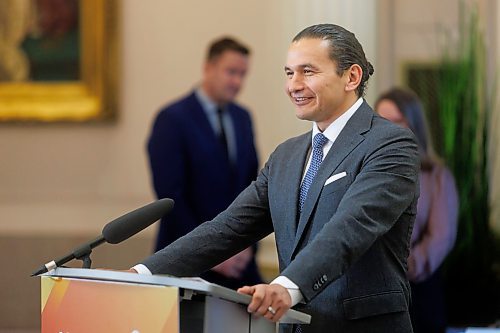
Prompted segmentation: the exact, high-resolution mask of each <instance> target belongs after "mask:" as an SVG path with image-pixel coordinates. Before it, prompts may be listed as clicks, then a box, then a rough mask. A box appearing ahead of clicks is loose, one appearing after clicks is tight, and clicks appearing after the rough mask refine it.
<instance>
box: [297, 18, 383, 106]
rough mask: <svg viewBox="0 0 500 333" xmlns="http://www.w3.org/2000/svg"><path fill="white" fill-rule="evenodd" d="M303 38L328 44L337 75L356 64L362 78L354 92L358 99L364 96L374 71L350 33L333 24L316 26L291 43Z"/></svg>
mask: <svg viewBox="0 0 500 333" xmlns="http://www.w3.org/2000/svg"><path fill="white" fill-rule="evenodd" d="M303 38H314V39H322V40H327V41H328V42H329V44H330V59H331V60H333V61H334V62H335V63H336V64H337V74H339V75H342V74H343V73H344V72H345V71H346V70H347V69H349V68H350V67H351V66H352V65H354V64H358V65H359V66H360V67H361V69H362V70H363V76H362V78H361V82H360V84H359V86H358V88H357V89H356V91H357V95H358V96H359V97H363V96H364V94H365V88H366V84H367V82H368V79H369V78H370V76H371V75H372V74H373V72H374V69H373V66H372V64H370V62H369V61H368V60H367V59H366V56H365V52H364V51H363V47H362V46H361V44H360V43H359V41H358V40H357V39H356V36H355V35H354V34H353V33H352V32H350V31H349V30H347V29H344V28H342V27H341V26H339V25H335V24H317V25H313V26H310V27H307V28H305V29H304V30H302V31H301V32H299V33H298V34H297V36H295V37H294V38H293V42H296V41H299V40H301V39H303Z"/></svg>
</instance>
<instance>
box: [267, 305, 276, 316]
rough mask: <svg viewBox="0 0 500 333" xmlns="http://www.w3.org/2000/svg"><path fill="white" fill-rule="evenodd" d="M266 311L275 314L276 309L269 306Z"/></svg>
mask: <svg viewBox="0 0 500 333" xmlns="http://www.w3.org/2000/svg"><path fill="white" fill-rule="evenodd" d="M267 311H269V312H271V313H272V314H273V315H275V314H276V310H274V309H273V307H272V306H269V307H268V308H267Z"/></svg>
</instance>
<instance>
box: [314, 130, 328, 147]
mask: <svg viewBox="0 0 500 333" xmlns="http://www.w3.org/2000/svg"><path fill="white" fill-rule="evenodd" d="M327 142H328V138H327V137H326V136H324V135H323V134H322V133H318V134H316V135H315V136H314V140H313V148H314V149H321V148H323V146H324V145H325V144H326V143H327Z"/></svg>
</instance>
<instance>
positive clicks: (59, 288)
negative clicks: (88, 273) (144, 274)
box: [41, 276, 179, 333]
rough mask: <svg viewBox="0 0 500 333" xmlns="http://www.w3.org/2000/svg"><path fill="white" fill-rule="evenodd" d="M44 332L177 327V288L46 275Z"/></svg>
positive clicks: (136, 332) (138, 332)
mask: <svg viewBox="0 0 500 333" xmlns="http://www.w3.org/2000/svg"><path fill="white" fill-rule="evenodd" d="M41 278H42V281H41V283H42V295H41V296H42V297H41V302H42V304H41V305H42V306H41V309H42V310H41V311H42V314H41V319H42V333H58V332H65V333H66V332H71V333H80V332H81V333H88V332H94V333H100V332H106V333H109V332H132V333H146V332H148V333H149V332H151V333H156V332H158V333H177V332H179V289H178V288H177V287H170V286H158V285H144V284H134V283H123V282H111V281H93V280H83V279H71V278H60V277H50V276H42V277H41Z"/></svg>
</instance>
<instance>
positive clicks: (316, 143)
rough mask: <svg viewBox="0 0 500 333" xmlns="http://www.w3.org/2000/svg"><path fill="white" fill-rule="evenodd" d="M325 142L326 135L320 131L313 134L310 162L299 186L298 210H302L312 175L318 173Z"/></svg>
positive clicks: (312, 178)
mask: <svg viewBox="0 0 500 333" xmlns="http://www.w3.org/2000/svg"><path fill="white" fill-rule="evenodd" d="M327 142H328V139H327V137H326V136H324V135H323V134H321V133H318V134H316V135H315V136H314V140H313V148H312V157H311V164H310V165H309V169H307V172H306V175H305V176H304V180H303V181H302V186H301V187H300V197H299V204H300V206H299V208H300V212H302V207H303V206H304V202H305V201H306V198H307V192H308V191H309V187H311V184H312V182H313V180H314V177H315V176H316V173H318V170H319V166H320V165H321V162H323V146H324V145H325V144H326V143H327Z"/></svg>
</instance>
